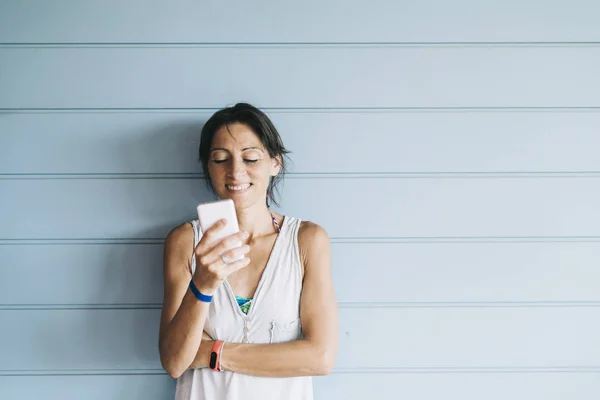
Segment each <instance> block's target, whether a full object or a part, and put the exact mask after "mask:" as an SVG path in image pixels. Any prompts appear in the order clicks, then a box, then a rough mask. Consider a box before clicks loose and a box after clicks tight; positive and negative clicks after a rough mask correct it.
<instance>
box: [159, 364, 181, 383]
mask: <svg viewBox="0 0 600 400" xmlns="http://www.w3.org/2000/svg"><path fill="white" fill-rule="evenodd" d="M162 366H163V369H164V370H165V371H166V372H167V374H169V376H170V377H171V378H173V379H177V378H179V377H180V376H181V375H183V373H184V372H185V369H181V368H177V366H175V365H170V364H168V363H162Z"/></svg>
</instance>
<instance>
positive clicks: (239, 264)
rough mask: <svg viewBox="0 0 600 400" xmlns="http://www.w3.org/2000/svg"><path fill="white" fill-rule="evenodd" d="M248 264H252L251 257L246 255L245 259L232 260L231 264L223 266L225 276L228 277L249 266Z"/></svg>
mask: <svg viewBox="0 0 600 400" xmlns="http://www.w3.org/2000/svg"><path fill="white" fill-rule="evenodd" d="M248 264H250V259H249V258H248V257H244V258H243V259H241V260H238V261H235V262H232V263H231V264H225V266H224V267H223V275H225V277H228V276H229V275H231V274H233V273H234V272H236V271H239V270H240V269H242V268H244V267H246V266H248Z"/></svg>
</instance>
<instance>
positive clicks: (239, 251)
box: [219, 244, 250, 264]
mask: <svg viewBox="0 0 600 400" xmlns="http://www.w3.org/2000/svg"><path fill="white" fill-rule="evenodd" d="M249 251H250V246H248V245H247V244H245V245H243V246H241V247H236V248H235V249H232V250H229V251H227V252H225V253H224V254H222V255H220V256H219V258H220V259H221V260H222V261H223V262H224V263H225V264H231V263H232V262H234V261H237V260H241V259H242V258H244V256H245V255H246V254H247V253H248V252H249Z"/></svg>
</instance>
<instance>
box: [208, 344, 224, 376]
mask: <svg viewBox="0 0 600 400" xmlns="http://www.w3.org/2000/svg"><path fill="white" fill-rule="evenodd" d="M224 344H225V342H224V341H222V340H217V341H215V342H214V343H213V345H212V349H211V351H210V361H209V364H208V365H209V367H210V369H212V370H213V371H219V372H220V371H223V370H222V369H221V351H222V350H223V345H224Z"/></svg>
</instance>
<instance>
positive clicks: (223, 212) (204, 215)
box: [196, 199, 244, 261]
mask: <svg viewBox="0 0 600 400" xmlns="http://www.w3.org/2000/svg"><path fill="white" fill-rule="evenodd" d="M196 210H197V211H198V221H199V222H200V229H201V230H202V232H206V230H207V229H208V228H210V227H211V226H213V225H214V224H215V223H216V222H217V221H218V220H220V219H223V218H224V219H226V220H227V224H226V225H225V226H224V227H223V228H222V229H221V230H220V231H219V232H217V235H216V236H215V242H218V241H220V240H221V239H223V238H224V237H226V236H229V235H233V234H234V233H237V232H239V231H240V227H239V225H238V220H237V214H236V213H235V205H234V204H233V200H231V199H225V200H219V201H212V202H208V203H201V204H198V206H197V207H196ZM242 244H243V243H242V242H241V241H240V242H238V243H236V244H235V245H234V246H233V247H231V248H230V249H228V250H227V251H229V250H231V249H235V248H236V247H240V246H242ZM242 258H244V255H242V256H240V257H239V258H237V259H233V260H231V261H237V260H241V259H242Z"/></svg>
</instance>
